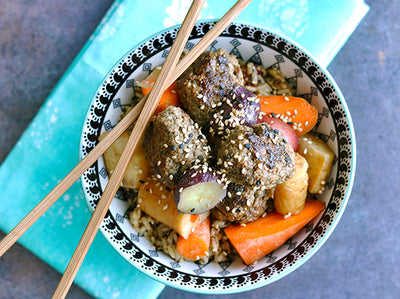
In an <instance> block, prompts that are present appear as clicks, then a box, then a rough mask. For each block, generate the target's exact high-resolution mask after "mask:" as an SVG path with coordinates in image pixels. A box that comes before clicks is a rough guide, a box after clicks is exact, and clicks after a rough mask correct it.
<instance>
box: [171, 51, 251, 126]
mask: <svg viewBox="0 0 400 299" xmlns="http://www.w3.org/2000/svg"><path fill="white" fill-rule="evenodd" d="M236 84H240V85H243V74H242V70H241V68H240V65H239V62H238V60H237V58H236V57H235V56H233V55H229V54H227V53H226V51H225V50H224V49H219V50H217V51H214V52H211V51H207V52H204V53H203V54H202V55H200V57H199V58H198V59H197V60H196V61H195V62H194V63H193V64H192V65H191V66H190V67H189V68H188V69H187V70H186V71H185V72H184V73H183V74H182V76H181V77H180V78H179V79H178V80H177V81H176V87H177V91H178V94H179V99H180V101H181V103H182V104H183V106H184V108H185V110H186V112H187V113H188V114H189V115H190V116H191V117H192V119H193V120H194V121H195V122H197V123H198V124H199V125H200V126H205V125H207V124H208V123H209V122H210V120H211V119H212V116H213V114H214V113H215V112H216V111H217V110H218V109H219V108H218V107H219V106H218V105H221V104H222V103H221V99H222V98H223V97H224V96H225V94H226V92H227V91H228V90H231V89H233V87H234V86H235V85H236ZM220 103H221V104H220Z"/></svg>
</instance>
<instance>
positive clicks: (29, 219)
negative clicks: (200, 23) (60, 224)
mask: <svg viewBox="0 0 400 299" xmlns="http://www.w3.org/2000/svg"><path fill="white" fill-rule="evenodd" d="M204 1H205V0H194V1H193V3H192V5H191V7H190V9H189V12H188V14H187V15H186V17H185V20H184V22H183V24H182V26H181V28H180V30H179V32H178V35H177V37H176V40H175V42H174V44H173V45H172V48H171V50H170V52H169V54H168V57H167V59H166V60H165V62H164V64H163V66H162V69H161V72H160V74H159V76H158V78H157V80H156V82H155V84H154V86H153V88H152V90H151V92H150V93H149V95H148V96H146V97H144V98H143V100H142V101H140V103H138V104H137V105H136V106H135V107H134V109H132V110H131V111H130V112H129V113H128V114H127V115H126V116H125V117H124V118H123V119H122V120H121V121H120V122H119V123H118V125H117V126H115V127H114V129H113V130H112V131H111V132H110V133H109V134H108V135H107V136H106V137H105V138H104V139H103V140H102V141H101V142H100V143H99V144H98V145H97V146H96V147H95V148H94V149H93V150H92V151H91V152H90V153H88V155H87V156H86V157H85V158H84V159H82V160H81V162H79V164H78V165H77V166H75V168H74V169H73V170H72V171H71V172H70V173H69V174H68V175H67V176H66V177H65V178H64V179H63V180H61V181H60V182H59V183H58V184H57V186H56V187H55V188H54V189H53V190H52V191H51V192H50V193H49V194H48V195H47V196H46V197H45V198H43V200H42V201H41V202H39V204H38V205H37V206H36V207H35V208H34V209H33V210H32V211H31V212H29V213H28V215H27V216H25V218H24V219H22V220H21V222H20V223H18V224H17V226H16V227H15V228H14V229H13V230H12V231H11V232H9V233H8V234H7V235H6V236H5V237H4V238H3V240H1V242H0V257H1V256H2V255H3V254H4V253H5V252H6V251H7V250H8V249H9V248H10V247H11V246H12V245H13V244H14V243H15V242H16V241H17V240H18V239H19V237H21V236H22V235H23V234H24V233H25V232H26V231H27V230H28V229H29V227H31V226H32V224H33V223H35V222H36V221H37V220H38V219H39V218H40V216H42V215H43V213H44V212H46V211H47V209H48V208H49V207H50V206H51V205H53V204H54V203H55V202H56V201H57V199H58V198H59V197H60V196H61V195H62V194H63V193H64V192H65V191H67V190H68V188H69V187H70V186H71V185H72V184H73V183H74V182H75V181H76V180H77V179H79V177H80V176H81V175H82V174H83V173H84V172H85V171H86V169H88V168H89V167H90V166H91V165H92V164H93V163H95V162H96V161H97V159H98V158H99V157H100V156H101V155H102V154H103V153H104V151H105V150H106V149H107V148H108V147H109V146H110V145H111V144H112V143H113V142H114V141H115V140H116V139H117V138H118V137H119V136H120V135H121V134H122V133H123V132H124V131H126V129H128V127H129V126H130V125H131V124H132V123H133V122H134V121H135V120H136V119H138V121H137V122H136V124H135V127H134V128H133V130H132V132H131V135H130V138H129V140H128V143H127V144H126V146H125V148H124V150H123V152H122V155H121V157H120V160H119V161H118V164H117V166H116V168H115V170H114V172H113V174H112V176H111V177H110V180H109V182H108V184H107V186H106V188H105V190H104V193H103V195H102V197H101V199H100V200H99V202H98V205H97V207H96V209H95V211H94V212H93V215H92V217H91V219H90V221H89V223H88V225H87V227H86V229H85V231H84V233H83V235H82V238H81V240H80V241H79V244H78V246H77V248H76V250H75V252H74V254H73V256H72V258H71V260H70V262H69V264H68V266H67V268H66V270H65V272H64V275H63V277H62V278H61V280H60V283H59V284H58V287H57V289H56V291H55V293H54V295H53V298H64V297H65V296H66V294H67V292H68V290H69V288H70V286H71V284H72V282H73V280H74V278H75V276H76V273H77V272H78V270H79V267H80V266H81V264H82V262H83V259H84V257H85V255H86V253H87V251H88V250H89V247H90V245H91V244H92V242H93V239H94V237H95V235H96V233H97V231H98V229H99V227H100V224H101V222H102V220H103V218H104V216H105V214H106V212H107V210H108V208H109V206H110V204H111V202H112V199H113V198H114V195H115V193H116V192H117V190H118V188H119V186H120V184H121V181H122V179H123V176H124V174H125V172H126V169H127V167H128V163H129V161H130V159H131V157H132V155H133V152H134V150H135V148H136V146H137V144H138V142H139V140H140V139H141V137H142V135H143V133H144V130H145V128H146V126H147V124H148V122H149V120H150V117H151V116H152V115H153V113H154V111H155V109H156V107H157V104H158V101H159V99H160V97H161V95H162V93H163V92H164V90H165V89H166V88H167V87H168V86H169V85H171V84H172V83H173V82H174V81H175V80H176V79H177V78H178V77H179V76H180V75H181V74H182V73H183V72H184V70H185V69H187V68H188V67H189V66H190V65H191V64H192V63H193V62H194V60H195V59H196V58H197V57H198V56H199V55H200V54H201V53H202V52H204V51H205V50H206V48H207V47H208V46H209V45H210V44H211V43H212V41H214V40H215V38H217V37H218V36H219V35H220V34H221V33H222V31H223V30H224V29H225V28H226V27H227V26H228V25H229V24H230V23H231V22H232V21H233V20H234V19H235V18H236V17H237V16H238V15H239V13H240V12H241V11H242V10H243V9H244V8H245V7H246V6H247V5H248V4H249V3H250V2H251V0H239V1H238V2H237V3H236V4H235V5H234V6H233V7H232V8H231V9H230V10H229V11H228V12H227V13H226V14H225V15H224V16H223V17H222V18H221V20H220V21H218V22H217V23H216V24H215V25H214V26H213V27H212V28H211V29H210V31H209V32H208V33H207V34H206V35H205V36H204V37H203V38H202V39H201V40H200V41H199V42H198V43H197V44H196V45H195V46H194V47H193V48H192V49H191V50H190V51H189V53H187V55H185V56H184V57H183V58H182V59H181V61H179V63H178V60H179V57H180V55H181V53H182V51H183V48H184V46H185V44H186V42H187V40H188V38H189V35H190V33H191V31H192V28H193V27H194V24H195V22H196V20H197V17H198V15H199V13H200V10H201V7H202V6H203V4H204Z"/></svg>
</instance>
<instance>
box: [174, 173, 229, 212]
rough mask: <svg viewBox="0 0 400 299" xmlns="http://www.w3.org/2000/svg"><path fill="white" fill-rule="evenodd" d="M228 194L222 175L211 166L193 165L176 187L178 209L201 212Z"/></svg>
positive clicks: (213, 205) (212, 206)
mask: <svg viewBox="0 0 400 299" xmlns="http://www.w3.org/2000/svg"><path fill="white" fill-rule="evenodd" d="M225 196H226V188H225V187H224V185H223V182H222V179H221V177H220V176H219V175H218V174H217V173H215V172H214V171H213V170H212V169H211V168H209V167H206V166H202V167H196V166H195V167H192V168H190V169H189V170H187V171H186V172H185V173H184V174H183V175H182V177H181V179H180V180H179V182H178V186H177V187H176V189H175V202H176V206H177V209H178V211H180V212H182V213H185V214H201V213H204V212H207V211H209V210H211V209H212V208H214V207H215V206H216V205H217V204H218V203H219V202H220V201H221V200H222V199H224V197H225Z"/></svg>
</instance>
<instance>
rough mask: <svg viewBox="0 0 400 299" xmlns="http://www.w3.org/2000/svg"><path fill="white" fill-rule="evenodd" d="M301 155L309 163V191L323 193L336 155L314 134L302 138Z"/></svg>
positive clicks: (300, 144) (300, 141)
mask: <svg viewBox="0 0 400 299" xmlns="http://www.w3.org/2000/svg"><path fill="white" fill-rule="evenodd" d="M299 153H300V154H301V155H302V156H303V157H304V158H305V159H306V160H307V163H308V190H309V191H310V193H322V192H323V191H324V189H325V183H326V180H327V179H328V177H329V174H330V172H331V167H332V162H333V159H334V156H335V155H334V153H333V152H332V150H331V149H330V148H329V146H328V145H327V144H326V143H325V142H323V141H322V140H321V139H319V138H318V137H316V136H314V135H312V134H306V135H304V136H301V137H300V139H299Z"/></svg>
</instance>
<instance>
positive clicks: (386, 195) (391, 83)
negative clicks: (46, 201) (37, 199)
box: [0, 0, 400, 299]
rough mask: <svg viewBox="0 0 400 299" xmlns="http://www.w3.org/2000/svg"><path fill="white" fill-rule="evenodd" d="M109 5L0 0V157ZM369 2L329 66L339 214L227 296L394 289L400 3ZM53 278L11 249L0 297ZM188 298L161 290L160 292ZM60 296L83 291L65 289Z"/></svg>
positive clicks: (41, 286) (39, 294)
mask: <svg viewBox="0 0 400 299" xmlns="http://www.w3.org/2000/svg"><path fill="white" fill-rule="evenodd" d="M112 2H113V1H112V0H101V1H81V0H71V1H65V0H55V1H50V0H47V1H46V0H35V1H26V0H14V1H5V0H0V86H1V93H0V128H1V133H0V162H1V161H3V160H4V158H5V157H6V155H7V153H8V152H9V151H10V150H11V148H12V147H13V145H14V144H15V143H16V141H17V140H18V138H19V137H20V135H21V134H22V132H23V131H24V129H25V127H26V126H27V125H28V124H29V122H30V121H31V119H32V118H33V116H34V115H35V113H36V112H37V110H38V109H39V107H40V105H41V104H42V103H43V101H44V100H45V99H46V97H47V96H48V94H49V93H50V92H51V90H52V88H53V87H54V86H55V84H56V83H57V81H58V80H59V79H60V77H61V76H62V74H63V73H64V72H65V70H66V69H67V67H68V66H69V64H70V63H71V62H72V60H73V59H74V57H75V55H76V54H77V53H78V51H79V50H80V48H81V47H82V46H83V44H84V43H85V41H86V40H87V39H88V37H89V36H90V34H91V33H92V32H93V30H94V28H95V27H96V26H97V24H98V22H99V21H100V20H101V18H102V17H103V16H104V14H105V12H106V11H107V9H108V8H109V6H110V5H111V3H112ZM367 2H368V4H369V5H370V6H371V10H370V12H369V13H368V15H367V16H366V18H365V19H364V20H363V22H362V23H361V24H360V25H359V27H358V28H357V30H356V31H355V33H354V34H353V35H352V37H351V38H350V39H349V41H348V42H347V43H346V45H345V46H344V48H343V49H342V50H341V51H340V53H339V54H338V55H337V57H336V58H335V59H334V61H333V62H332V64H331V65H330V67H329V71H330V72H331V74H332V75H333V77H334V78H335V79H336V81H337V83H338V85H339V86H340V87H341V89H342V92H343V93H344V96H345V97H346V99H347V103H348V105H349V108H350V111H351V114H352V117H353V121H354V126H355V129H356V135H357V148H358V159H357V174H356V180H355V184H354V188H353V193H352V196H351V199H350V201H349V204H348V206H347V209H346V211H345V213H344V215H343V217H342V220H341V221H340V223H339V224H338V226H337V228H336V230H335V231H334V233H333V234H332V236H331V237H330V238H329V240H328V241H327V242H326V243H325V245H324V246H323V247H322V248H321V249H320V250H319V251H318V252H317V253H316V254H315V255H314V256H313V257H312V258H311V259H310V260H309V261H308V262H307V263H306V264H304V265H303V266H302V267H300V268H299V269H298V270H296V271H295V272H293V273H292V274H290V275H288V276H287V277H285V278H284V279H281V280H279V281H278V282H275V283H273V284H271V285H269V286H266V287H263V288H261V289H257V290H254V291H250V292H247V293H246V294H234V295H230V296H226V297H227V298H243V297H244V296H248V297H249V298H264V297H273V298H276V297H280V298H322V297H324V298H378V297H381V298H397V297H398V294H400V267H399V266H398V265H399V262H400V241H399V237H398V232H399V231H400V220H399V216H398V215H400V205H399V203H398V202H397V200H399V197H400V196H399V194H400V187H399V183H398V179H399V177H400V172H399V166H400V163H399V161H400V159H399V158H400V155H399V150H400V142H399V140H398V139H397V138H398V137H399V135H400V121H399V115H400V108H399V107H400V91H399V88H398V85H397V84H398V82H400V60H399V58H398V57H399V53H400V20H399V17H398V13H399V11H400V2H399V1H390V0H383V1H374V2H372V1H367ZM71 20H73V22H71ZM396 136H397V137H396ZM3 236H4V235H3V234H2V233H1V232H0V238H2V237H3ZM59 279H60V274H58V273H57V272H56V271H55V270H53V269H52V268H50V267H49V266H48V265H46V264H45V263H43V262H41V261H40V260H38V259H37V258H36V257H35V256H33V255H32V254H30V253H29V252H28V251H26V250H25V249H24V248H22V247H21V246H19V245H15V246H14V247H13V248H12V249H11V250H9V251H8V252H7V253H6V254H5V255H4V256H3V257H2V258H0V298H23V297H29V298H32V299H33V298H49V297H50V296H51V294H52V293H53V291H54V289H55V287H56V285H57V283H58V281H59ZM192 296H193V294H190V293H187V292H183V291H179V290H175V289H172V288H169V287H166V288H165V290H164V291H163V292H162V294H161V295H160V297H159V298H190V297H192ZM196 297H199V298H216V297H217V296H213V295H196ZM224 297H225V296H224ZM68 298H91V297H90V296H89V295H88V294H86V293H85V292H84V291H82V290H81V289H79V287H77V286H73V287H72V288H71V290H70V292H69V294H68ZM219 298H220V296H219Z"/></svg>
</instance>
